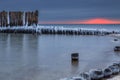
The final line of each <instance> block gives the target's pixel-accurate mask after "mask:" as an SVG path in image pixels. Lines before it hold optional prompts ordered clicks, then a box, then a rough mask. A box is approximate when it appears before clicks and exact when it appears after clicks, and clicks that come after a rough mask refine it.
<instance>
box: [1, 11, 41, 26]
mask: <svg viewBox="0 0 120 80" xmlns="http://www.w3.org/2000/svg"><path fill="white" fill-rule="evenodd" d="M24 14H25V15H24ZM38 14H39V13H38V10H36V11H34V12H30V11H28V12H21V11H10V12H6V11H2V12H0V27H7V26H8V25H9V26H10V27H12V26H23V25H24V24H25V25H27V26H32V25H34V24H35V25H37V24H38ZM8 21H9V22H8ZM23 21H24V23H23Z"/></svg>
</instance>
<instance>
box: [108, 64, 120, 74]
mask: <svg viewBox="0 0 120 80" xmlns="http://www.w3.org/2000/svg"><path fill="white" fill-rule="evenodd" d="M108 68H110V69H111V70H112V74H113V75H115V74H118V73H119V71H120V70H119V67H118V66H115V65H110V66H108Z"/></svg>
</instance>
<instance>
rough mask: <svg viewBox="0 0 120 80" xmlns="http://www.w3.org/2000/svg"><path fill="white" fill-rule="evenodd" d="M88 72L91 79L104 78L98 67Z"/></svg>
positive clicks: (98, 79)
mask: <svg viewBox="0 0 120 80" xmlns="http://www.w3.org/2000/svg"><path fill="white" fill-rule="evenodd" d="M89 73H90V77H91V80H100V79H102V78H104V73H103V71H102V70H100V69H96V70H90V71H89Z"/></svg>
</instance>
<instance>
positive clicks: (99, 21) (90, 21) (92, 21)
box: [39, 18, 120, 24]
mask: <svg viewBox="0 0 120 80" xmlns="http://www.w3.org/2000/svg"><path fill="white" fill-rule="evenodd" d="M39 24H120V20H111V19H105V18H96V19H88V20H75V21H53V22H49V21H48V22H40V23H39Z"/></svg>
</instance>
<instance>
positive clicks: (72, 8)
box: [0, 0, 120, 24]
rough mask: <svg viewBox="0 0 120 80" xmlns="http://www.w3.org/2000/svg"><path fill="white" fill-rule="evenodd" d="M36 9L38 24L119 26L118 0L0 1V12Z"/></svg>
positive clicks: (119, 2) (119, 9) (119, 8)
mask: <svg viewBox="0 0 120 80" xmlns="http://www.w3.org/2000/svg"><path fill="white" fill-rule="evenodd" d="M36 9H37V10H39V23H40V24H120V0H7V1H6V0H0V11H2V10H7V11H9V10H12V11H14V10H16V11H18V10H22V11H29V10H36Z"/></svg>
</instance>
